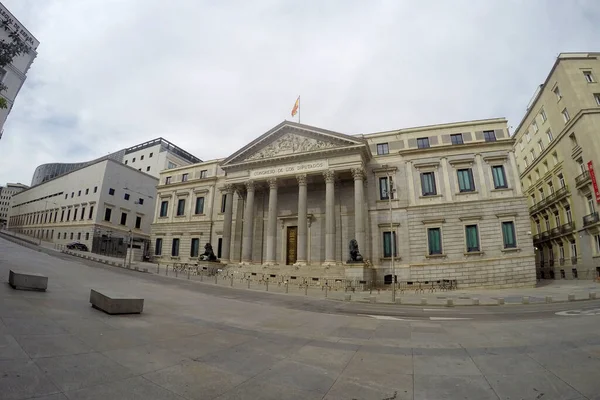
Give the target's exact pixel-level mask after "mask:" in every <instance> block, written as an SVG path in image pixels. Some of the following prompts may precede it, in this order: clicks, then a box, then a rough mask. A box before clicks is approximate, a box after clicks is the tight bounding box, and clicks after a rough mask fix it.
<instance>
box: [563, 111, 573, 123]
mask: <svg viewBox="0 0 600 400" xmlns="http://www.w3.org/2000/svg"><path fill="white" fill-rule="evenodd" d="M561 114H562V116H563V119H564V120H565V123H566V122H569V120H570V119H571V117H570V116H569V111H567V109H566V108H565V109H563V110H562V112H561Z"/></svg>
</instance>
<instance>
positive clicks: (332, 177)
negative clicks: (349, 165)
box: [323, 171, 335, 183]
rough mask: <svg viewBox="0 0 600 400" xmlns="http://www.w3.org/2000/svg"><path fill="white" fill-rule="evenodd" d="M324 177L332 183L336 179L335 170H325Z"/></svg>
mask: <svg viewBox="0 0 600 400" xmlns="http://www.w3.org/2000/svg"><path fill="white" fill-rule="evenodd" d="M323 177H324V178H325V182H327V183H332V182H334V181H335V172H333V171H325V172H323Z"/></svg>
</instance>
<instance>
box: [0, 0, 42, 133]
mask: <svg viewBox="0 0 600 400" xmlns="http://www.w3.org/2000/svg"><path fill="white" fill-rule="evenodd" d="M0 21H2V22H6V28H4V29H2V28H0V40H2V41H6V42H10V41H12V39H11V38H10V37H9V33H10V31H12V32H18V33H19V36H20V37H21V39H22V40H23V42H25V44H27V45H28V46H29V48H30V51H29V53H27V54H22V55H20V56H18V57H15V58H14V60H13V61H12V63H11V64H9V65H7V66H5V67H4V68H0V82H1V83H2V84H3V85H4V86H6V90H4V91H2V92H0V96H2V97H4V98H5V99H6V102H7V105H8V107H7V108H5V109H0V138H1V137H2V133H3V132H2V131H3V127H4V122H6V118H7V117H8V114H9V113H10V110H11V109H12V106H13V104H14V102H15V99H16V97H17V95H18V94H19V91H20V90H21V87H22V86H23V83H24V82H25V79H26V78H27V72H28V71H29V68H30V67H31V64H32V63H33V60H34V59H35V58H36V57H37V48H38V46H39V44H40V42H39V41H38V40H37V39H36V38H35V37H34V36H33V35H32V34H31V33H30V32H29V31H28V30H27V29H26V28H25V27H24V26H23V25H22V24H21V23H20V22H19V21H18V20H17V19H16V18H15V16H14V15H12V14H11V12H10V11H8V10H7V9H6V7H4V5H3V4H2V3H0ZM9 30H10V31H9Z"/></svg>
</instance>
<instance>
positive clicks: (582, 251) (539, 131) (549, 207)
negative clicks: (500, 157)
mask: <svg viewBox="0 0 600 400" xmlns="http://www.w3.org/2000/svg"><path fill="white" fill-rule="evenodd" d="M598 79H600V53H561V54H560V55H559V56H558V58H557V59H556V61H555V63H554V65H553V66H552V69H551V70H550V73H549V74H548V76H547V78H546V80H545V81H544V83H542V84H541V85H540V86H539V87H538V89H537V90H536V92H535V94H534V96H533V98H532V100H531V101H530V103H529V105H528V107H527V111H526V114H525V116H524V117H523V120H522V121H521V123H520V124H519V126H518V127H517V129H516V131H515V135H514V140H515V154H516V158H517V165H518V169H519V172H520V179H521V183H522V185H523V190H524V193H525V194H526V196H527V198H528V201H529V214H530V218H531V232H532V234H533V242H534V245H535V248H536V269H537V275H538V277H539V278H563V279H565V278H566V279H573V278H583V279H593V278H595V277H597V276H599V274H600V218H599V216H598V202H599V201H600V191H599V190H598V184H597V182H596V174H595V167H599V166H600V141H599V140H598V129H599V128H600V83H598Z"/></svg>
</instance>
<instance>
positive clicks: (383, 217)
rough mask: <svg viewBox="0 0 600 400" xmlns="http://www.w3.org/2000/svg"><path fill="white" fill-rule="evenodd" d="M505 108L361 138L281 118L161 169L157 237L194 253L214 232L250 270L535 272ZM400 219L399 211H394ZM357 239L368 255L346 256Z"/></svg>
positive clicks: (440, 274) (468, 281) (367, 274)
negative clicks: (499, 113) (243, 141)
mask: <svg viewBox="0 0 600 400" xmlns="http://www.w3.org/2000/svg"><path fill="white" fill-rule="evenodd" d="M512 147H513V140H512V139H511V138H510V136H509V132H508V129H507V126H506V120H504V119H490V120H482V121H470V122H462V123H452V124H444V125H435V126H427V127H420V128H410V129H401V130H395V131H389V132H381V133H372V134H365V135H345V134H341V133H337V132H332V131H328V130H324V129H321V128H316V127H312V126H308V125H303V124H298V123H295V122H288V121H284V122H282V123H281V124H279V125H277V126H276V127H274V128H273V129H271V130H270V131H268V132H266V133H265V134H263V135H261V136H260V137H258V138H257V139H256V140H254V141H253V142H251V143H249V144H248V145H246V146H245V147H243V148H242V149H240V150H238V151H237V152H235V153H234V154H232V155H231V156H229V157H228V158H226V159H222V160H214V161H209V162H203V163H199V164H194V165H190V166H186V167H181V168H175V169H171V170H167V171H163V172H162V173H161V176H160V182H159V186H158V196H157V203H156V212H155V218H154V222H153V224H152V246H153V249H152V251H153V254H154V255H155V257H156V259H157V260H158V261H160V262H163V263H170V262H195V261H197V260H198V257H199V255H201V254H202V253H203V252H204V245H205V244H206V243H207V242H210V243H211V244H212V245H213V248H214V251H215V253H216V254H217V256H218V257H219V259H220V260H221V262H222V263H225V264H228V265H229V266H230V267H235V268H238V269H239V270H241V271H245V272H260V273H268V274H271V275H275V276H278V275H285V276H296V277H306V278H311V279H313V280H314V279H323V278H351V279H380V280H384V278H385V277H386V276H387V278H388V281H389V280H391V274H392V269H391V266H392V253H393V255H394V265H395V272H396V276H397V279H398V280H406V281H431V280H438V279H453V280H457V281H458V283H459V285H461V286H462V287H468V286H471V287H474V286H497V287H498V286H500V287H502V286H505V287H511V286H524V285H533V284H534V283H535V262H534V251H533V245H532V240H531V235H530V232H529V220H528V209H527V202H526V199H525V198H524V196H523V193H522V191H521V185H520V183H519V176H518V172H517V170H516V164H515V157H514V153H513V150H512ZM390 217H391V218H390ZM352 239H355V240H356V241H357V243H358V246H359V250H360V253H361V255H362V257H363V259H364V260H365V262H359V263H349V262H348V260H349V258H350V256H349V250H348V249H349V247H348V246H349V242H350V241H351V240H352Z"/></svg>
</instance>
